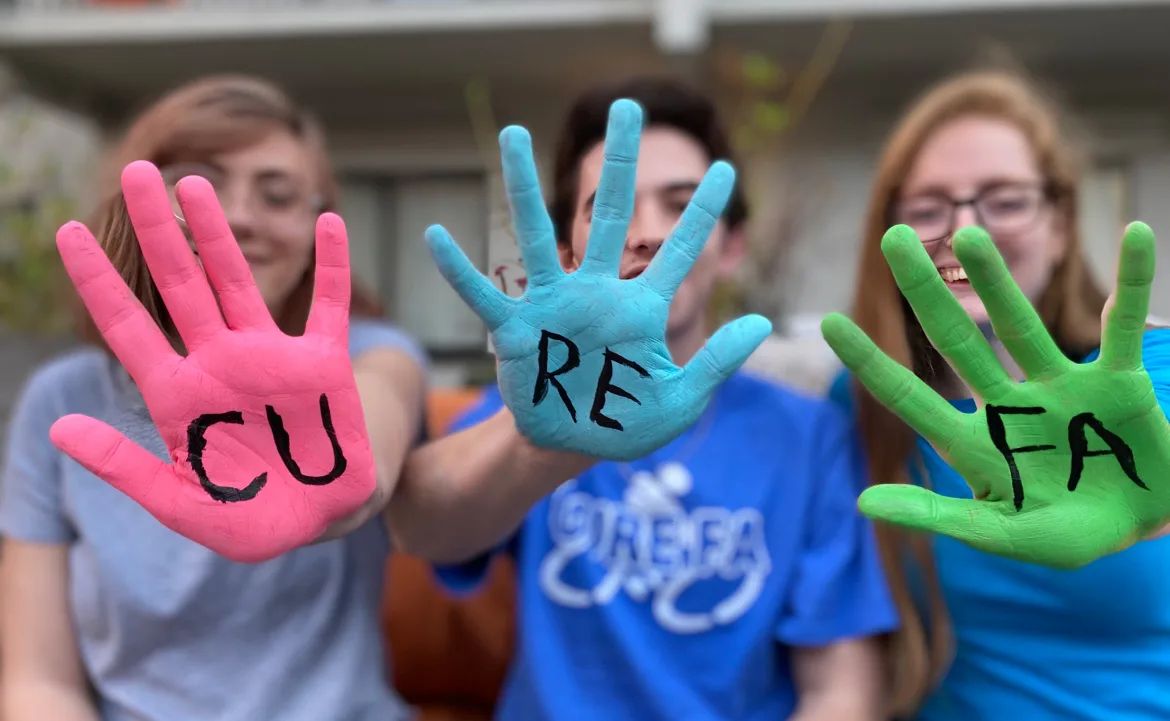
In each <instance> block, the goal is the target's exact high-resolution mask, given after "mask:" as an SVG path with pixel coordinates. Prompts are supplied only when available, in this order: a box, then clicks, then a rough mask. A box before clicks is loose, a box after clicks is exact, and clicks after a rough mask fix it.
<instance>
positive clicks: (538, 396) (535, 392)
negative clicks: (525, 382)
mask: <svg viewBox="0 0 1170 721" xmlns="http://www.w3.org/2000/svg"><path fill="white" fill-rule="evenodd" d="M550 339H552V340H556V341H560V342H561V343H564V344H565V347H566V348H567V349H568V350H569V357H568V358H566V359H565V362H564V364H562V365H561V367H560V368H557V369H556V370H555V371H553V372H552V373H549V371H548V342H549V340H550ZM538 353H539V362H540V372H539V373H537V374H536V387H534V388H533V389H532V405H534V406H538V405H540V402H541V401H543V400H544V397H545V396H546V395H548V384H549V383H552V384H553V385H554V386H556V389H557V393H559V394H560V396H561V402H562V403H564V404H565V408H567V409H569V415H570V416H571V417H572V419H573V422H574V423H576V422H577V409H576V408H574V407H573V401H571V400H570V399H569V393H568V391H566V390H565V387H564V386H563V385H561V382H560V381H559V380H557V376H559V375H564V374H565V373H568V372H569V371H571V370H573V369H574V368H576V367H577V366H579V365H581V352H580V351H579V350H577V344H576V343H574V342H573V341H571V340H569V339H568V338H566V337H564V336H563V335H557V334H556V333H553V332H551V331H547V330H542V331H540V345H539V347H538Z"/></svg>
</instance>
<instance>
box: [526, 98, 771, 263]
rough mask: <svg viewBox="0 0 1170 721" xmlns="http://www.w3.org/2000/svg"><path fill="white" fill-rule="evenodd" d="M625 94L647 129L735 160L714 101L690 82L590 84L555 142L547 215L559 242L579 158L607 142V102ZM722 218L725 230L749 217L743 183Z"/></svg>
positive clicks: (565, 230)
mask: <svg viewBox="0 0 1170 721" xmlns="http://www.w3.org/2000/svg"><path fill="white" fill-rule="evenodd" d="M623 98H626V99H629V100H633V101H634V102H636V103H638V104H639V105H641V106H642V113H643V123H644V124H645V126H646V127H650V126H652V125H658V126H666V127H669V128H674V129H675V130H678V131H681V132H683V133H685V134H687V135H688V136H690V137H691V138H692V139H693V140H694V141H695V142H696V143H698V144H699V145H701V146H702V148H703V150H705V151H707V157H708V159H709V160H711V161H712V162H714V161H716V160H726V161H728V162H733V159H732V157H731V141H730V140H729V138H728V135H727V132H726V130H725V129H724V127H723V124H722V123H721V122H720V120H719V114H718V112H717V111H716V108H715V104H714V103H713V102H712V101H711V99H710V98H708V97H707V96H706V95H704V94H703V93H701V92H700V91H698V90H696V89H694V88H692V87H690V86H689V85H686V84H684V83H681V82H679V81H677V80H672V79H669V78H655V77H633V78H629V79H627V80H623V81H622V82H619V83H616V84H612V85H601V86H598V87H595V88H592V89H590V90H588V91H586V92H584V93H582V94H581V95H580V96H578V98H577V99H576V100H575V101H574V102H573V105H572V107H571V108H569V112H568V113H567V115H566V117H565V121H564V124H563V126H562V127H561V132H560V135H559V137H558V140H557V149H556V161H555V166H554V169H553V200H552V203H551V204H550V205H551V207H550V209H549V214H550V215H551V216H552V221H553V230H554V231H555V233H556V238H557V242H559V243H568V242H569V235H570V233H569V229H570V228H571V227H572V224H573V216H574V215H576V205H577V191H578V188H577V183H578V182H579V180H580V169H581V158H582V157H583V156H584V155H585V154H586V153H588V152H589V151H590V150H591V149H592V148H593V147H594V146H596V145H597V144H598V143H600V142H602V141H604V140H605V129H606V126H607V125H608V123H609V106H610V105H613V103H614V102H616V101H618V100H621V99H623ZM723 217H724V219H725V220H726V221H727V227H728V228H729V229H734V228H736V227H738V226H739V225H740V224H742V223H743V222H744V221H746V220H747V218H748V208H747V201H746V199H745V198H744V195H743V190H742V187H741V183H738V182H737V183H736V184H735V187H734V188H732V191H731V197H730V198H729V199H728V201H727V206H726V207H725V208H724V210H723Z"/></svg>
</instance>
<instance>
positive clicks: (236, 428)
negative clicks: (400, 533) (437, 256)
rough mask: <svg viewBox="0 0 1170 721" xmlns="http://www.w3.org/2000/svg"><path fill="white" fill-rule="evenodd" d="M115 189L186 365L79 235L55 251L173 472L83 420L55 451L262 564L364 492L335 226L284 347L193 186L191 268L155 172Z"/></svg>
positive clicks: (328, 224) (346, 285) (175, 524)
mask: <svg viewBox="0 0 1170 721" xmlns="http://www.w3.org/2000/svg"><path fill="white" fill-rule="evenodd" d="M122 191H123V195H124V196H125V198H126V206H127V209H128V210H129V213H130V219H131V222H132V223H133V225H134V229H135V231H136V233H137V235H138V238H139V243H140V245H141V247H142V252H143V255H144V256H145V259H146V263H147V266H148V267H149V269H150V272H151V275H152V277H153V278H154V281H155V285H156V286H157V287H158V290H159V294H160V295H161V297H162V299H163V302H164V303H165V304H166V308H167V311H168V312H169V314H170V318H171V320H172V322H173V324H174V327H175V329H176V330H177V331H178V334H179V337H180V338H181V339H182V345H183V346H185V347H186V355H182V354H181V353H179V352H176V351H175V349H174V348H173V347H172V346H171V344H170V343H169V342H168V340H167V338H166V336H165V335H164V334H163V332H162V331H161V330H160V328H159V326H158V324H157V323H156V322H155V321H154V320H153V319H152V318H151V316H150V314H149V313H148V312H147V311H146V309H145V308H143V306H142V305H141V303H139V302H138V300H137V299H136V298H135V297H134V295H133V294H132V293H131V292H130V289H129V288H128V287H127V285H126V283H125V282H124V281H123V279H122V277H121V276H120V275H119V274H118V272H117V271H116V270H115V269H114V267H113V266H112V265H111V264H110V261H109V260H108V259H107V257H106V254H105V253H104V252H103V251H102V249H101V248H100V247H99V246H98V244H97V242H95V240H94V238H93V236H92V235H91V234H90V233H89V231H88V230H87V229H86V228H85V226H83V225H81V224H80V223H69V224H67V225H65V226H63V227H62V228H61V230H60V231H59V232H58V234H57V246H58V248H59V249H60V251H61V257H62V259H63V260H64V261H65V267H66V269H67V270H68V272H69V276H70V278H72V280H73V284H74V285H75V286H76V287H77V290H78V292H79V293H80V295H81V298H82V300H83V301H84V302H85V306H86V308H87V309H88V310H89V313H90V315H91V316H93V319H94V321H95V322H96V323H97V327H98V328H99V329H100V330H101V333H102V336H103V337H104V338H105V339H106V343H107V344H108V345H109V347H110V350H112V351H113V353H114V354H115V355H116V356H117V357H118V360H120V361H121V363H122V365H123V367H124V368H125V369H126V371H127V372H128V373H129V374H130V376H131V377H132V378H133V379H134V382H135V383H136V384H137V386H138V388H139V389H140V390H141V392H142V396H143V399H144V400H145V402H146V407H147V409H148V410H149V411H150V416H151V418H152V419H154V422H155V425H156V426H157V427H158V430H159V432H160V434H161V436H162V439H163V440H164V441H165V443H166V446H167V449H168V450H169V451H170V456H171V461H172V463H166V462H164V461H163V460H161V459H159V458H158V457H156V456H154V455H153V454H151V453H149V452H148V451H146V450H145V449H143V448H142V447H141V446H139V445H137V444H136V443H134V442H133V441H131V440H129V439H128V438H126V437H125V436H123V435H122V434H121V433H120V432H119V431H117V430H115V429H114V428H112V427H110V426H109V425H106V424H105V423H102V422H101V421H98V420H96V419H93V418H89V417H86V416H79V415H71V416H65V417H64V418H61V419H60V420H59V421H57V422H56V423H55V424H54V425H53V428H52V431H51V436H52V440H53V443H54V444H56V446H57V447H58V448H60V449H61V450H62V451H63V452H65V453H67V454H69V455H70V456H72V457H73V458H74V459H76V460H77V462H79V463H80V464H81V465H83V466H85V467H86V468H87V469H89V470H90V471H91V472H92V473H94V474H95V475H97V476H99V477H101V478H103V479H105V480H106V481H107V482H109V483H110V484H111V485H113V486H114V487H115V488H117V489H118V490H120V491H122V492H123V493H125V494H126V495H128V496H130V498H132V499H134V500H135V501H137V502H138V503H139V504H140V505H141V506H142V507H143V508H145V509H146V510H147V511H149V512H150V513H151V515H153V516H154V517H155V518H157V519H158V520H159V521H160V522H162V523H163V524H164V525H166V526H167V527H168V528H170V529H172V530H173V531H175V532H176V533H179V534H181V535H183V536H185V537H187V538H189V539H191V540H193V541H195V542H197V543H200V544H202V545H203V546H206V547H207V548H210V549H212V550H213V551H216V552H218V553H220V554H222V555H223V556H226V557H228V558H230V559H233V560H236V561H241V562H258V561H264V560H267V559H270V558H273V557H275V556H278V555H280V554H282V553H285V552H287V551H289V550H292V549H294V548H297V547H298V546H302V545H305V544H307V543H310V542H312V541H313V540H315V539H316V538H318V537H319V536H320V535H321V534H322V533H324V532H325V530H326V528H327V527H328V526H329V525H330V524H331V523H333V522H335V521H339V520H341V519H343V518H345V517H347V516H349V515H351V514H353V513H354V512H355V511H357V510H358V509H359V507H361V506H362V504H363V503H365V502H366V501H367V500H368V499H369V498H370V497H371V495H372V494H373V492H374V489H375V472H374V461H373V456H372V453H371V451H370V442H369V437H368V436H367V433H366V428H365V421H364V419H363V416H362V408H361V402H360V400H359V398H358V395H357V389H356V387H355V384H354V377H353V369H352V367H351V365H350V359H349V352H348V330H349V294H350V271H349V250H348V244H347V240H346V235H345V227H344V226H343V224H342V222H341V219H340V218H338V217H337V216H335V215H332V214H328V213H327V214H325V215H322V216H321V218H320V219H319V220H318V222H317V264H316V276H315V288H314V295H313V306H312V310H311V312H310V315H309V321H308V326H307V328H306V330H305V333H304V335H303V336H288V335H285V334H284V333H282V332H281V331H280V330H279V329H278V328H277V327H276V324H275V322H274V321H273V320H272V317H271V315H269V312H268V309H267V308H266V306H265V304H264V301H263V299H262V298H261V296H260V292H259V290H258V289H257V287H256V284H255V281H254V280H253V278H252V273H251V271H250V270H249V268H248V264H247V262H246V261H245V260H244V256H243V253H242V252H241V250H240V247H239V246H238V245H237V243H236V241H235V239H234V238H233V236H232V233H231V230H230V229H229V228H228V224H227V221H226V220H225V218H224V215H223V211H222V210H221V209H220V206H219V203H218V201H217V200H216V197H215V191H214V190H213V189H212V188H211V186H210V184H209V183H208V182H207V181H206V180H203V179H202V178H194V177H192V178H186V179H184V180H182V181H181V182H180V183H179V188H178V191H177V193H178V197H179V203H180V206H181V207H182V210H183V217H184V218H185V219H186V222H187V225H188V227H189V228H190V230H191V234H192V236H193V240H194V242H195V249H196V251H197V252H198V255H199V260H196V257H195V255H194V254H193V253H192V252H191V250H190V249H189V246H188V243H187V239H186V237H185V236H184V235H183V232H182V230H181V229H180V228H179V226H178V224H177V223H176V222H175V218H174V215H173V213H172V209H171V204H170V200H169V198H168V195H167V190H166V187H165V186H164V185H163V181H162V177H161V176H160V175H159V172H158V170H157V169H156V168H155V167H154V166H153V165H151V164H149V163H145V162H138V163H133V164H131V165H129V166H127V167H126V169H125V171H124V172H123V174H122ZM199 261H202V266H203V269H202V270H201V269H200V262H199ZM208 281H210V285H209V284H208ZM213 289H214V291H213ZM217 298H218V303H217ZM221 311H222V312H221Z"/></svg>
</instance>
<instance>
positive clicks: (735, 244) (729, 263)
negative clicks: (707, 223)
mask: <svg viewBox="0 0 1170 721" xmlns="http://www.w3.org/2000/svg"><path fill="white" fill-rule="evenodd" d="M720 222H724V221H720ZM745 225H746V224H745V223H740V224H739V225H738V226H736V227H735V228H734V229H729V230H727V232H725V233H724V234H723V248H722V252H721V253H720V254H719V265H718V269H719V277H720V278H730V277H732V276H733V275H735V273H736V271H737V270H739V266H740V265H741V264H742V263H743V261H744V259H746V258H747V254H748V240H747V229H746V227H745Z"/></svg>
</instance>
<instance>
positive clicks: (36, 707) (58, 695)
mask: <svg viewBox="0 0 1170 721" xmlns="http://www.w3.org/2000/svg"><path fill="white" fill-rule="evenodd" d="M0 695H2V696H3V699H4V703H3V705H2V706H0V709H2V712H3V713H2V718H3V719H4V721H44V719H53V721H100V719H99V716H98V712H97V708H96V707H95V706H94V703H93V701H92V700H91V699H90V697H89V694H88V693H87V692H86V691H85V690H84V689H80V688H75V687H66V686H62V685H61V684H58V683H50V682H38V681H24V680H20V679H11V678H9V679H5V680H4V684H3V690H2V691H0Z"/></svg>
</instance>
